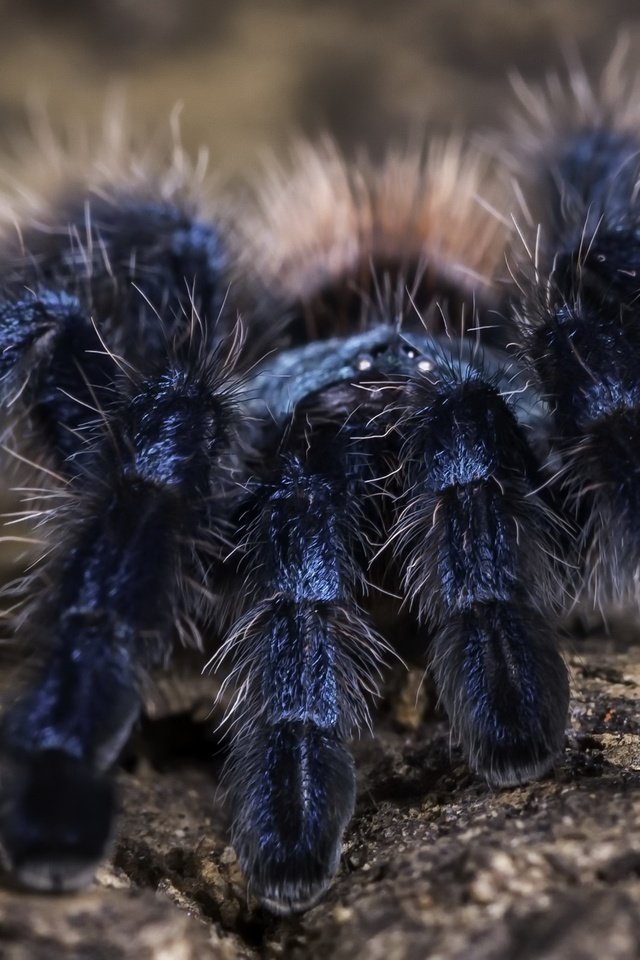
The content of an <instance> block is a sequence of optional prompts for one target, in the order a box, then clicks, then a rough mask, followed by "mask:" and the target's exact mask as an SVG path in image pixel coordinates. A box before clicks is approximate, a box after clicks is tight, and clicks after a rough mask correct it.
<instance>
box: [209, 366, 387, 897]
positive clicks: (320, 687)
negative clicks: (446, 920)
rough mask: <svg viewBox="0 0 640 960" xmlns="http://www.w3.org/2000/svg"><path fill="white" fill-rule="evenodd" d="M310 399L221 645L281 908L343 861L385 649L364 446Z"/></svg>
mask: <svg viewBox="0 0 640 960" xmlns="http://www.w3.org/2000/svg"><path fill="white" fill-rule="evenodd" d="M302 352H303V351H302ZM300 366H301V367H303V366H304V357H301V358H300ZM303 407H304V404H301V406H300V407H298V408H297V409H296V411H295V412H294V414H293V417H292V419H291V420H290V421H289V422H287V423H286V424H285V426H284V428H283V429H282V432H281V434H280V438H279V440H278V441H277V442H276V447H275V449H276V451H277V452H275V454H274V455H273V456H272V457H271V458H270V463H271V466H272V472H271V478H270V480H266V479H265V480H264V481H263V483H262V485H261V487H260V489H259V490H258V491H257V492H256V494H255V498H254V500H253V503H252V504H251V506H250V507H249V510H248V513H247V514H246V516H245V520H244V529H245V547H246V551H247V553H246V570H247V574H246V587H245V590H244V592H245V593H246V595H247V596H248V597H249V598H250V602H249V604H248V605H247V607H246V609H245V610H244V612H243V613H242V614H241V616H240V618H239V619H238V620H237V622H236V623H235V625H234V627H233V629H232V631H231V634H230V636H229V638H228V639H227V641H226V643H225V645H224V647H223V649H222V656H223V657H224V655H225V654H226V653H229V654H230V655H231V656H232V657H233V658H234V660H235V661H236V663H237V665H238V670H239V671H240V677H241V678H242V680H241V682H240V683H239V687H238V691H237V695H236V700H235V703H234V705H233V707H232V709H231V712H230V721H232V722H233V724H234V726H235V729H234V738H233V746H232V751H231V757H230V762H229V767H228V773H227V777H228V784H229V793H230V809H231V811H232V817H233V822H232V840H233V844H234V847H235V849H236V851H237V853H238V857H239V860H240V863H241V864H242V867H243V869H244V871H245V873H246V875H247V877H248V879H249V884H250V889H251V890H252V892H253V893H254V894H255V895H257V896H258V898H259V899H260V900H261V901H262V903H263V904H264V905H265V906H266V907H267V908H268V909H269V910H271V911H272V912H275V913H283V914H284V913H290V912H293V911H297V910H303V909H305V908H307V907H308V906H309V905H310V904H311V903H313V902H314V901H315V900H316V899H317V898H318V897H319V896H320V895H321V894H322V893H323V891H324V890H325V889H326V887H327V886H328V885H329V883H330V881H331V879H332V877H333V875H334V873H335V871H336V869H337V866H338V862H339V858H340V849H341V840H342V834H343V831H344V829H345V827H346V825H347V823H348V821H349V819H350V817H351V815H352V813H353V806H354V798H355V773H354V766H353V760H352V758H351V755H350V753H349V750H348V748H347V746H346V741H347V740H348V739H349V737H350V736H352V734H353V732H354V730H356V729H357V728H358V727H359V726H360V725H362V724H363V723H368V711H367V705H366V700H365V696H366V694H367V693H375V691H376V680H377V676H378V673H379V670H378V662H379V661H380V659H381V655H382V651H383V649H384V645H383V641H382V640H381V639H380V638H378V637H377V636H376V634H375V632H374V630H373V629H372V627H371V624H370V623H369V621H368V619H367V616H366V614H365V612H364V611H363V609H362V608H361V607H360V605H359V603H358V601H357V592H358V589H359V588H361V586H362V583H361V581H362V574H361V572H360V569H359V563H358V561H357V559H356V558H357V557H358V556H359V555H361V554H362V550H363V543H362V540H363V537H364V532H365V529H366V525H367V521H366V520H365V519H364V518H363V510H362V504H363V498H364V479H365V477H366V476H368V469H369V468H368V463H367V454H366V450H365V449H364V447H363V445H362V443H361V442H360V441H358V440H355V439H354V433H358V430H357V429H356V428H355V427H353V428H351V429H349V428H347V427H343V426H342V424H343V420H344V416H341V417H339V423H340V426H336V425H330V424H327V423H326V421H325V423H324V424H323V423H322V418H318V416H317V413H316V414H313V413H309V414H308V416H307V413H306V412H305V411H304V409H303Z"/></svg>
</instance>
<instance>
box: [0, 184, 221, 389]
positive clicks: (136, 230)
mask: <svg viewBox="0 0 640 960" xmlns="http://www.w3.org/2000/svg"><path fill="white" fill-rule="evenodd" d="M0 266H1V269H2V280H3V284H4V286H5V288H6V289H9V290H12V291H17V297H18V298H22V297H23V296H24V289H25V287H26V288H30V289H38V288H45V289H51V290H55V291H57V292H60V293H62V292H64V293H68V294H70V295H71V296H75V297H77V298H78V299H79V300H80V301H81V302H82V303H83V304H84V306H85V308H86V310H87V312H88V313H89V314H90V315H91V316H92V318H93V319H94V320H95V322H96V323H97V324H98V325H99V328H100V331H101V335H102V336H103V337H104V339H105V340H106V342H107V343H108V345H109V348H110V349H112V350H113V351H114V352H115V353H117V354H120V355H121V356H124V357H125V358H126V360H127V361H128V363H131V364H133V365H134V366H136V367H138V368H140V369H142V370H148V368H149V362H150V360H151V359H152V358H154V359H155V360H156V362H161V361H162V359H163V358H164V357H165V356H166V354H167V351H168V348H169V346H170V347H171V352H172V353H173V354H174V355H175V354H176V353H177V352H179V351H180V350H181V349H182V350H183V352H184V353H185V354H186V353H188V352H189V351H190V350H191V349H192V339H193V337H194V330H193V329H192V324H193V321H194V319H195V320H200V321H201V322H200V323H199V325H198V329H197V330H196V331H195V337H197V338H199V339H200V340H201V341H202V346H203V347H212V346H213V345H214V343H217V342H218V340H219V338H220V336H221V334H222V316H223V315H224V317H225V319H226V320H228V321H229V323H228V324H227V325H226V330H225V332H227V333H228V332H229V329H230V328H231V327H233V324H234V323H235V319H236V318H235V313H234V311H233V309H232V308H231V305H230V303H229V304H228V306H229V309H228V310H226V309H225V305H226V304H227V287H228V272H229V267H230V256H229V254H228V252H227V248H226V244H225V243H224V242H223V239H222V237H221V230H220V229H219V227H218V226H217V225H216V224H214V223H208V222H206V221H205V220H203V219H201V218H200V217H199V215H198V214H197V211H196V210H191V209H189V205H188V204H186V203H184V204H180V203H178V202H177V201H176V202H164V201H160V200H151V199H148V197H147V196H146V194H145V195H141V194H139V193H136V192H135V191H133V192H127V191H125V190H123V189H121V188H118V187H115V186H114V187H112V188H111V190H109V189H108V188H106V187H105V188H102V189H101V190H100V192H89V193H86V194H84V195H83V194H82V193H80V194H79V195H77V194H76V195H74V196H73V197H72V199H70V200H66V201H65V200H62V201H61V202H60V203H59V204H58V205H57V206H54V208H53V211H52V213H51V214H48V215H46V216H44V217H43V222H42V223H41V222H37V223H35V224H33V225H27V226H26V227H24V229H23V231H22V233H21V235H20V238H19V244H14V245H13V246H11V245H6V247H5V249H4V250H3V251H0Z"/></svg>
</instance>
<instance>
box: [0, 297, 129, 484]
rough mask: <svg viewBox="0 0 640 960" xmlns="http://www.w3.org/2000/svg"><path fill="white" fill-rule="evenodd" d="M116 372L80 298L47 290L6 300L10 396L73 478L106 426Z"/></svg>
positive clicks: (3, 341) (1, 372) (3, 365)
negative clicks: (103, 415)
mask: <svg viewBox="0 0 640 960" xmlns="http://www.w3.org/2000/svg"><path fill="white" fill-rule="evenodd" d="M115 370H116V368H115V365H114V362H113V360H112V358H111V357H109V356H108V355H107V354H106V353H105V351H104V349H103V346H102V344H101V343H100V339H99V337H98V335H97V333H96V330H95V329H94V327H93V325H92V323H91V320H90V318H89V316H88V314H87V311H86V309H85V308H84V307H83V306H82V304H81V303H80V301H79V300H78V299H77V298H76V297H72V296H70V295H69V294H66V293H61V292H58V291H51V290H41V291H39V292H37V293H36V292H33V293H26V294H25V293H24V292H23V294H22V298H21V299H19V300H7V301H6V302H5V303H4V304H2V305H0V380H1V381H2V390H3V394H4V396H5V397H6V398H7V400H8V401H9V402H11V401H13V399H14V398H18V400H19V403H20V406H21V407H22V408H23V409H26V410H27V411H28V415H29V420H30V425H31V429H32V430H33V432H34V433H35V438H36V439H37V440H38V441H39V443H40V444H41V445H42V447H43V449H44V451H45V452H46V453H47V454H48V455H49V457H52V458H53V466H54V468H55V470H56V472H58V473H62V474H64V475H65V477H73V476H74V475H75V474H77V473H78V472H80V471H81V468H82V460H83V458H82V456H79V455H81V454H82V453H83V452H87V450H88V448H89V445H90V439H91V437H92V436H93V437H94V438H95V435H96V427H97V430H98V432H99V431H100V429H101V428H102V426H103V424H102V422H101V421H100V413H101V411H102V410H104V409H106V408H107V407H108V406H109V405H111V404H112V403H113V400H114V390H113V378H114V371H115ZM92 422H93V427H94V429H93V430H91V429H88V428H87V424H92Z"/></svg>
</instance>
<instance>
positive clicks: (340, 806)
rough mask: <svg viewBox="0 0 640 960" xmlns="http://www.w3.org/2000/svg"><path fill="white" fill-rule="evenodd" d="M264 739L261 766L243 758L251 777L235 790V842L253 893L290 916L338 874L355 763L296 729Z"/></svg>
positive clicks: (319, 737)
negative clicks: (236, 801) (238, 799)
mask: <svg viewBox="0 0 640 960" xmlns="http://www.w3.org/2000/svg"><path fill="white" fill-rule="evenodd" d="M266 739H267V740H268V741H269V742H268V743H263V744H262V748H263V749H264V748H266V749H264V753H262V750H260V754H262V757H263V762H262V764H256V765H255V766H254V764H252V763H251V760H252V759H254V758H255V760H257V759H258V757H259V756H260V754H259V753H258V751H256V752H255V753H254V754H253V758H252V757H245V758H243V764H242V765H245V764H246V766H245V771H246V772H247V773H248V774H249V777H248V778H244V779H243V780H242V781H238V783H237V786H236V789H235V790H234V793H235V797H236V798H240V797H242V800H241V802H240V803H239V804H238V806H237V807H236V817H235V823H234V830H233V834H234V837H233V839H234V846H235V849H236V851H237V853H238V858H239V860H240V863H241V865H242V867H243V870H244V871H245V874H246V876H247V877H248V880H249V887H250V890H251V892H252V893H253V894H254V896H256V897H257V898H258V900H259V901H260V903H261V904H262V906H263V907H265V909H267V910H269V911H270V912H271V913H275V914H280V915H288V914H292V913H298V912H301V911H303V910H307V909H308V908H309V907H310V906H312V905H313V904H314V903H315V902H316V901H317V900H318V899H319V898H320V897H321V896H322V894H323V893H324V891H325V890H326V889H327V887H328V886H329V884H330V883H331V881H332V879H333V876H334V874H335V872H336V870H337V869H338V864H339V862H340V851H341V845H342V834H343V832H344V828H345V826H346V824H347V822H348V821H349V819H350V817H351V814H352V812H353V803H354V794H355V784H354V770H353V760H352V758H351V756H350V755H349V753H348V751H347V750H346V749H345V748H344V747H343V746H342V744H340V743H339V742H337V741H336V740H335V739H334V738H333V737H331V736H327V734H326V733H324V732H322V731H319V730H317V729H313V728H309V729H306V730H305V729H304V728H303V726H302V725H299V724H293V725H288V724H282V725H277V726H276V727H275V728H274V729H273V730H272V731H271V732H270V735H269V736H268V737H267V738H266ZM247 760H248V761H249V762H248V763H247ZM242 765H240V769H242ZM252 768H253V769H252ZM260 768H261V769H260ZM236 769H238V767H236Z"/></svg>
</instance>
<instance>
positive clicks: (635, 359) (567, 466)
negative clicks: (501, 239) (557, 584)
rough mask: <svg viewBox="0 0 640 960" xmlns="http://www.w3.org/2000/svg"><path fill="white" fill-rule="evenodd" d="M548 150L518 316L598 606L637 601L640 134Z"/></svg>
mask: <svg viewBox="0 0 640 960" xmlns="http://www.w3.org/2000/svg"><path fill="white" fill-rule="evenodd" d="M549 149H550V153H549V154H548V155H545V157H544V158H543V159H544V165H543V172H542V174H541V175H540V180H541V192H542V196H543V201H545V204H544V206H543V209H542V213H541V216H542V218H543V219H542V224H543V225H542V243H541V245H540V246H541V250H540V254H539V263H538V270H537V274H536V277H534V278H532V281H533V282H532V283H531V285H530V286H529V287H525V294H526V298H525V300H524V302H523V303H522V304H521V305H520V306H519V308H518V311H517V312H518V313H519V320H520V325H521V329H522V333H523V340H524V342H525V348H526V351H527V354H528V358H529V360H530V362H531V364H532V365H533V367H534V369H535V371H536V372H537V375H538V378H539V382H540V389H541V391H542V392H543V393H544V394H545V395H546V397H547V398H548V401H549V406H550V409H551V412H552V416H553V426H554V430H553V432H554V436H555V439H556V440H557V445H558V448H559V450H560V452H561V456H562V458H563V466H564V471H563V473H562V476H561V489H562V490H563V491H564V493H565V494H566V498H567V500H568V506H569V509H570V510H572V511H573V512H574V515H575V516H576V518H577V520H578V522H579V525H580V528H581V530H582V537H581V542H580V547H581V556H582V563H583V567H584V572H585V574H586V585H587V589H588V591H589V593H590V594H591V595H592V596H593V597H594V598H595V602H596V603H601V602H603V601H604V602H611V601H614V602H624V601H627V602H628V601H629V600H630V601H632V602H634V601H635V603H637V602H638V597H639V594H638V573H639V571H640V483H639V482H638V474H639V472H640V452H639V451H640V325H639V324H638V303H639V300H638V298H639V296H640V281H639V279H638V277H639V271H640V200H639V198H638V183H639V182H640V137H639V136H638V135H637V134H635V133H633V134H632V133H629V132H624V131H620V130H617V129H615V128H614V127H613V126H611V127H606V126H594V127H588V126H587V127H585V129H582V130H580V131H577V132H574V133H573V134H572V135H571V136H569V137H565V140H564V143H561V144H560V147H559V148H558V147H557V145H554V147H553V149H551V147H550V148H549Z"/></svg>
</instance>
